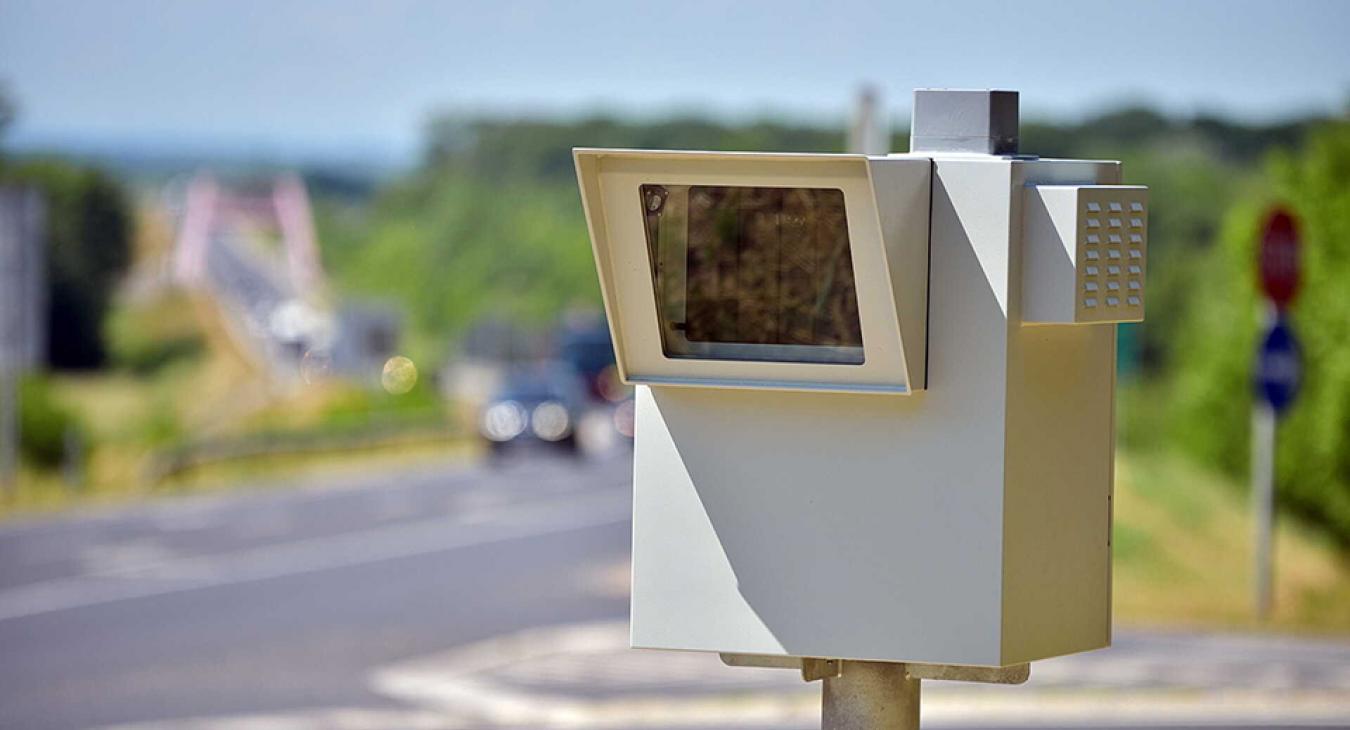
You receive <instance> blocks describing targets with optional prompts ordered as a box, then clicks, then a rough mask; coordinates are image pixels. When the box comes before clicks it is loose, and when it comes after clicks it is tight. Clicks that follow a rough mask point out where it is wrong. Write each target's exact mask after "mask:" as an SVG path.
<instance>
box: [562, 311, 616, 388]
mask: <svg viewBox="0 0 1350 730" xmlns="http://www.w3.org/2000/svg"><path fill="white" fill-rule="evenodd" d="M555 338H556V349H557V356H558V358H559V359H561V360H563V361H565V362H567V363H568V364H569V365H571V366H572V367H573V368H574V369H576V371H577V373H578V374H579V375H580V376H581V378H582V380H583V381H584V382H585V384H586V393H587V395H588V396H589V397H590V398H591V399H592V400H594V401H599V402H605V403H614V402H618V401H621V400H623V399H624V398H626V397H627V396H628V394H629V393H628V390H629V389H628V387H627V386H625V385H624V384H623V383H622V382H621V381H620V380H619V371H618V368H617V367H615V364H614V344H613V342H611V341H610V337H609V326H608V325H607V324H606V323H605V318H604V317H603V316H600V315H594V316H589V315H584V314H583V315H575V316H573V317H570V318H569V319H568V320H567V321H564V322H563V323H562V324H561V325H560V326H559V327H558V330H557V332H556V333H555Z"/></svg>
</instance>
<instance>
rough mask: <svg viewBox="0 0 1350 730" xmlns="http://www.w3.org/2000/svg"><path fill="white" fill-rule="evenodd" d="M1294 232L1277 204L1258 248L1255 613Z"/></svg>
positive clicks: (1288, 334)
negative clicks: (1260, 321)
mask: <svg viewBox="0 0 1350 730" xmlns="http://www.w3.org/2000/svg"><path fill="white" fill-rule="evenodd" d="M1298 249H1299V237H1298V227H1297V224H1296V223H1295V221H1294V217H1293V215H1292V214H1291V213H1290V212H1289V211H1287V210H1285V209H1284V208H1276V209H1275V210H1274V211H1272V212H1271V214H1270V216H1269V217H1268V218H1267V219H1266V225H1265V231H1264V232H1263V234H1262V236H1261V248H1260V252H1259V253H1258V264H1259V269H1260V279H1261V290H1262V292H1264V293H1265V295H1266V299H1267V300H1268V302H1269V303H1268V305H1267V307H1266V310H1267V314H1266V325H1265V326H1266V334H1265V336H1264V337H1263V338H1262V340H1261V344H1260V347H1259V349H1258V350H1257V353H1256V367H1255V386H1256V395H1257V397H1256V398H1255V399H1254V400H1253V403H1252V466H1251V480H1252V520H1253V523H1254V534H1253V538H1254V540H1253V542H1254V546H1255V548H1254V560H1255V565H1254V568H1255V569H1254V580H1253V589H1254V599H1255V608H1256V617H1257V619H1258V620H1260V621H1265V620H1266V619H1268V618H1269V617H1270V612H1271V608H1272V603H1273V600H1272V595H1273V592H1274V558H1273V554H1274V532H1275V445H1276V443H1277V442H1278V431H1279V418H1280V416H1281V415H1283V413H1284V411H1285V410H1286V409H1288V408H1289V406H1290V405H1292V404H1293V402H1294V398H1295V396H1296V395H1297V394H1298V386H1299V381H1300V376H1301V365H1300V358H1299V348H1298V341H1297V340H1296V339H1295V338H1294V331H1293V328H1292V327H1291V325H1290V323H1289V321H1288V318H1287V316H1286V313H1287V311H1288V307H1289V305H1290V304H1291V303H1292V302H1293V300H1294V297H1295V295H1297V293H1298V284H1299V255H1298Z"/></svg>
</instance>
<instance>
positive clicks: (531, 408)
mask: <svg viewBox="0 0 1350 730" xmlns="http://www.w3.org/2000/svg"><path fill="white" fill-rule="evenodd" d="M586 406H587V403H586V393H585V390H584V388H583V385H582V379H581V377H579V376H578V374H577V373H576V371H575V370H574V369H572V367H571V366H569V365H568V364H566V363H552V362H550V363H543V364H540V365H536V366H525V367H520V368H517V369H514V370H511V371H509V372H508V373H507V374H506V376H505V378H504V379H503V381H502V385H501V387H500V388H499V389H498V390H497V391H496V393H494V394H493V396H492V397H491V398H490V399H489V400H488V402H487V403H486V404H485V405H484V407H483V410H482V412H481V414H480V415H479V418H478V433H479V435H480V436H482V438H483V439H484V440H485V441H486V442H487V445H488V449H489V451H490V453H491V454H492V455H493V456H494V457H496V456H500V455H502V454H503V453H504V452H505V451H506V450H507V449H508V448H511V447H514V446H520V445H525V444H531V443H534V444H543V445H549V446H553V447H556V448H558V449H560V450H562V451H563V452H565V453H568V454H578V453H579V452H580V448H579V442H578V440H577V427H578V424H580V423H581V420H582V417H583V416H584V415H585V411H586Z"/></svg>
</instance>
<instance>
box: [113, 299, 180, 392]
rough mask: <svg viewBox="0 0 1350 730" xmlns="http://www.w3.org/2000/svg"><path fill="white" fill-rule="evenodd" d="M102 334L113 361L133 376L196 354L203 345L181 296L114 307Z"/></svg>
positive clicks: (148, 373) (151, 372) (161, 367)
mask: <svg viewBox="0 0 1350 730" xmlns="http://www.w3.org/2000/svg"><path fill="white" fill-rule="evenodd" d="M104 337H105V339H106V340H107V344H108V350H109V354H110V355H111V356H112V361H113V363H114V364H115V365H116V366H117V367H119V368H122V369H124V370H128V371H130V372H132V373H135V374H136V375H152V374H154V373H156V372H158V371H159V370H161V369H163V368H164V367H166V366H167V365H169V364H171V363H174V362H176V361H179V360H186V359H191V358H193V357H196V356H197V355H199V354H200V353H201V351H202V348H203V346H204V341H203V336H202V333H201V330H200V328H199V323H198V321H197V318H196V315H195V313H194V311H193V309H192V307H191V306H190V305H189V302H187V301H186V298H185V297H182V296H172V297H167V298H165V299H163V300H161V301H157V302H154V303H152V304H137V305H128V306H123V307H117V308H114V309H113V311H112V312H110V313H109V315H108V317H107V320H106V322H105V325H104Z"/></svg>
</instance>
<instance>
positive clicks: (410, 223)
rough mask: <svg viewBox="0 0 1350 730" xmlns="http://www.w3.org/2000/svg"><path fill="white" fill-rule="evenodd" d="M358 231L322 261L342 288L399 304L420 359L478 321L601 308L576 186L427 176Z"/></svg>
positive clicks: (538, 318)
mask: <svg viewBox="0 0 1350 730" xmlns="http://www.w3.org/2000/svg"><path fill="white" fill-rule="evenodd" d="M364 225H365V235H364V236H358V235H348V236H346V237H343V236H339V237H338V239H337V240H338V241H344V240H345V241H347V242H348V243H347V245H346V246H342V245H339V246H338V247H336V248H327V249H326V254H327V255H328V261H327V263H328V264H329V265H330V266H331V267H332V268H333V269H334V270H335V271H336V272H337V274H338V277H339V280H340V282H341V283H342V284H343V285H344V288H346V289H347V290H349V291H355V292H360V293H363V294H373V295H382V296H385V297H393V298H398V299H399V300H400V301H402V302H403V304H404V305H405V306H406V307H407V308H408V310H409V314H410V322H409V324H410V325H411V327H410V329H411V330H412V332H411V334H412V335H413V343H414V350H418V349H420V350H421V351H422V352H421V354H422V355H428V354H432V353H435V354H439V353H440V352H441V350H442V348H443V347H444V346H445V345H446V344H447V343H448V342H449V341H450V338H453V337H455V336H457V335H459V334H460V333H462V332H463V330H464V329H465V327H466V326H467V325H468V324H470V323H472V322H473V321H474V320H475V319H476V318H478V317H480V316H482V315H486V314H489V313H492V314H496V315H501V316H506V317H509V318H512V319H515V320H518V321H523V322H535V323H540V322H545V321H548V320H550V319H551V318H553V317H554V316H556V314H557V312H558V311H559V310H560V308H561V307H564V306H566V305H568V304H570V303H573V302H587V303H591V304H593V305H597V304H598V302H599V289H598V287H597V286H596V282H595V273H594V271H592V269H591V262H590V254H589V251H590V244H589V242H588V239H587V237H586V227H585V223H584V221H583V220H582V217H581V204H580V201H579V199H578V197H577V193H576V190H575V189H574V187H573V186H568V185H563V184H553V185H542V184H541V185H534V186H527V185H522V184H516V183H509V182H497V183H484V182H480V181H475V180H473V179H471V178H468V177H466V176H464V175H463V174H460V173H458V172H457V171H454V170H450V169H438V170H433V171H427V172H425V173H423V174H422V175H419V176H418V177H416V178H414V179H413V180H411V181H408V182H406V183H404V184H402V185H400V186H398V187H395V188H393V189H391V190H390V191H388V192H387V193H386V195H385V196H384V197H383V199H382V200H381V201H380V203H379V205H378V206H377V209H376V211H375V213H374V214H373V215H372V216H371V219H370V220H368V221H366V222H365V224H364ZM414 359H415V360H417V361H419V362H426V361H427V358H426V357H414Z"/></svg>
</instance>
